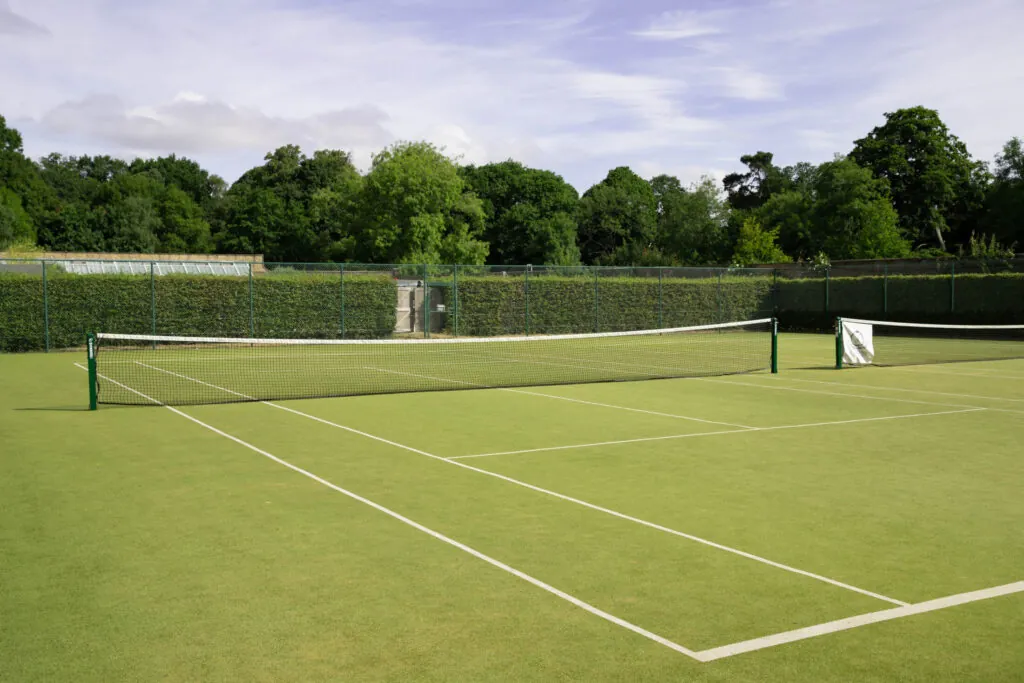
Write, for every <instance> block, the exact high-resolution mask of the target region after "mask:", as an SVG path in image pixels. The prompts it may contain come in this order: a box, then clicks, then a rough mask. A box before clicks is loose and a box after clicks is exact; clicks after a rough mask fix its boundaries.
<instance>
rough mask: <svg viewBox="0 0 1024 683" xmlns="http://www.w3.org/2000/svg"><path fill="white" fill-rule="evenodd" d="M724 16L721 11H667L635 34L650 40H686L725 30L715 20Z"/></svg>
mask: <svg viewBox="0 0 1024 683" xmlns="http://www.w3.org/2000/svg"><path fill="white" fill-rule="evenodd" d="M722 16H723V14H722V13H721V12H696V11H681V12H665V13H664V14H662V15H661V16H660V17H658V18H657V19H655V20H654V21H653V22H651V24H650V26H648V27H647V28H646V29H644V30H643V31H636V32H635V33H634V35H636V36H638V37H640V38H647V39H649V40H686V39H688V38H699V37H701V36H713V35H716V34H718V33H722V32H723V31H722V29H721V28H720V27H719V26H718V25H717V24H716V22H715V21H714V20H715V19H716V18H720V17H722Z"/></svg>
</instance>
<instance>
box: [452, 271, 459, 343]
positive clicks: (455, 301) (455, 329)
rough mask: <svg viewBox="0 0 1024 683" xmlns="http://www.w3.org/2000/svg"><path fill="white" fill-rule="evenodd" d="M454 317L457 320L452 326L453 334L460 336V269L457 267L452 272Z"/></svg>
mask: <svg viewBox="0 0 1024 683" xmlns="http://www.w3.org/2000/svg"><path fill="white" fill-rule="evenodd" d="M452 309H453V311H452V317H454V318H455V322H454V323H453V324H452V331H453V334H454V335H455V336H456V337H458V336H459V267H458V266H455V267H454V268H453V270H452Z"/></svg>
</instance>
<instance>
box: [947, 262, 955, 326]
mask: <svg viewBox="0 0 1024 683" xmlns="http://www.w3.org/2000/svg"><path fill="white" fill-rule="evenodd" d="M949 312H950V313H956V262H953V263H950V265H949Z"/></svg>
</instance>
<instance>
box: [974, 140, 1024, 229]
mask: <svg viewBox="0 0 1024 683" xmlns="http://www.w3.org/2000/svg"><path fill="white" fill-rule="evenodd" d="M993 176H994V181H993V183H992V185H991V187H990V188H989V190H988V195H987V196H986V198H985V219H984V221H983V227H984V229H985V230H986V231H988V232H989V233H991V235H992V237H993V238H994V239H996V240H998V241H1001V242H1004V243H1007V244H1016V245H1022V244H1024V144H1022V142H1021V139H1020V138H1013V139H1012V140H1010V141H1009V142H1007V143H1006V144H1005V145H1004V146H1003V152H1002V154H1000V155H999V156H997V157H996V163H995V169H994V172H993Z"/></svg>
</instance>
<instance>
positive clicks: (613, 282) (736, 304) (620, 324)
mask: <svg viewBox="0 0 1024 683" xmlns="http://www.w3.org/2000/svg"><path fill="white" fill-rule="evenodd" d="M771 289H772V278H771V277H724V278H722V279H721V280H719V279H717V278H715V279H699V280H698V279H682V278H671V279H669V278H665V279H662V280H661V281H660V282H659V280H658V279H657V278H635V277H609V278H599V279H594V278H591V277H557V276H534V277H527V276H511V277H502V278H498V277H465V278H460V279H459V284H458V302H457V310H458V316H457V317H458V320H457V325H458V330H457V332H458V334H459V335H472V336H494V335H515V334H527V333H529V334H571V333H584V332H608V331H617V330H636V329H651V328H657V327H659V326H660V327H681V326H685V325H703V324H709V323H716V322H724V321H731V320H745V319H751V318H757V317H767V316H770V315H771V311H772V307H771ZM453 296H454V292H453V291H452V290H449V291H447V292H446V301H445V305H446V307H447V308H448V310H449V311H454V310H455V308H456V302H455V301H454V300H453ZM455 325H456V318H455V316H453V315H449V316H448V322H447V326H448V331H449V332H455V331H456V330H455Z"/></svg>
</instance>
